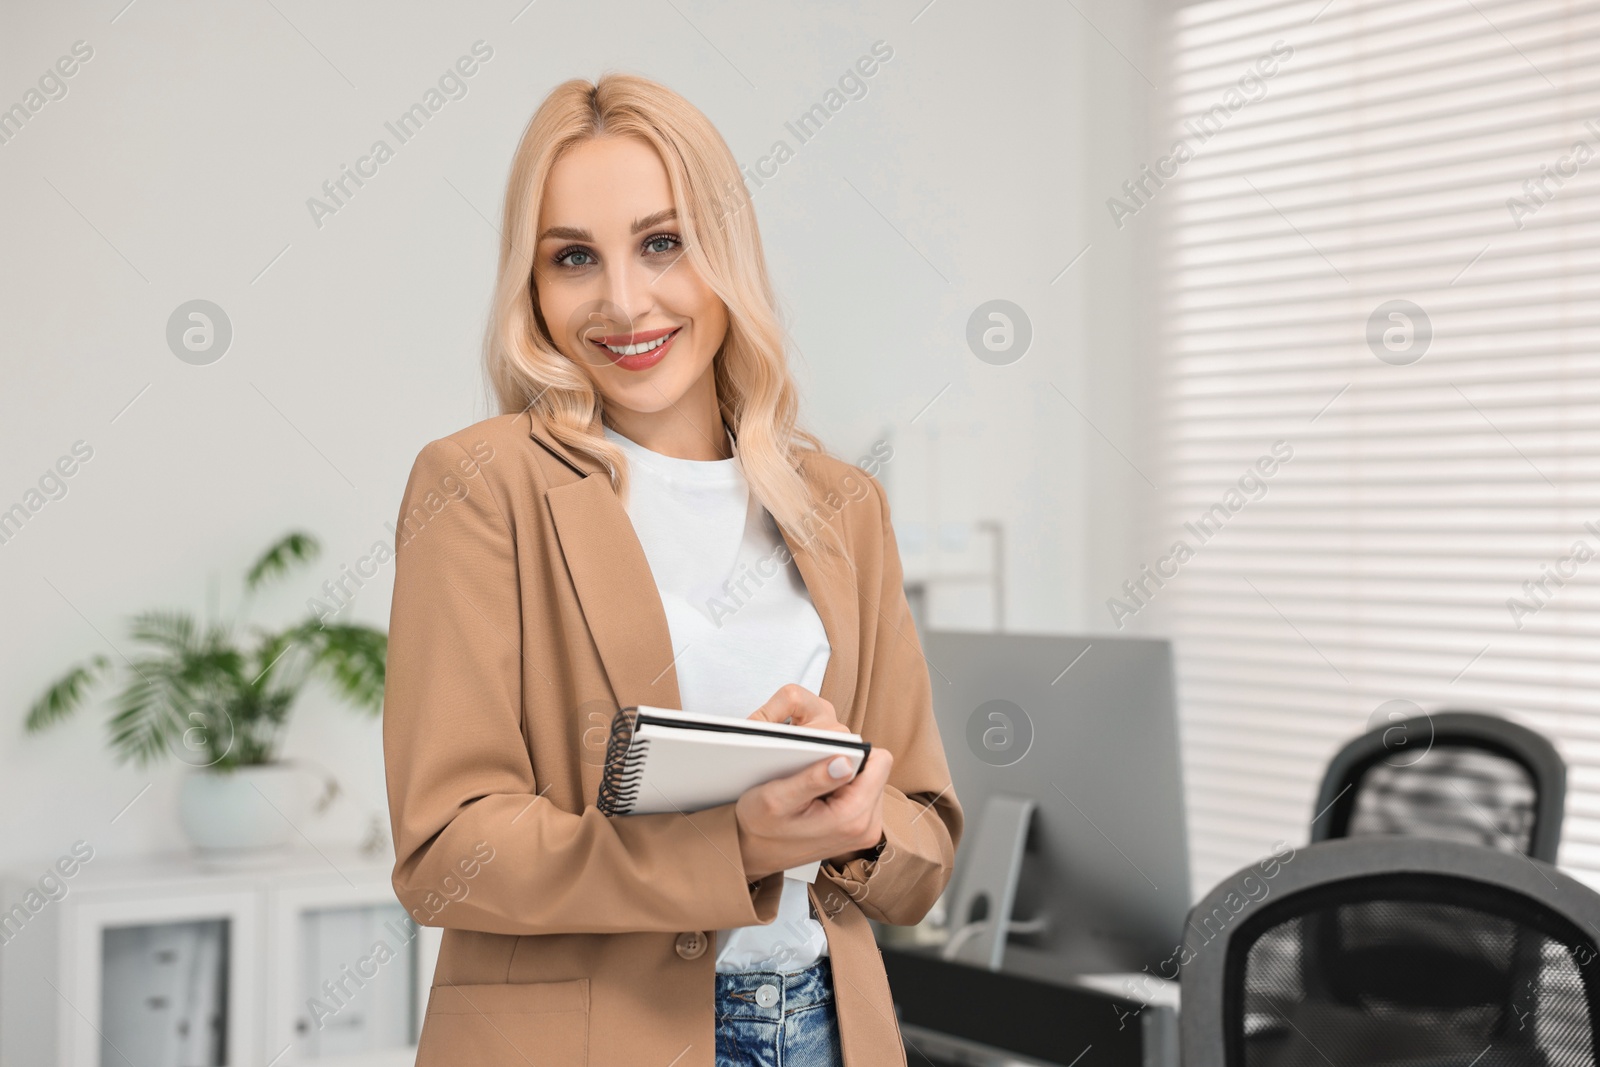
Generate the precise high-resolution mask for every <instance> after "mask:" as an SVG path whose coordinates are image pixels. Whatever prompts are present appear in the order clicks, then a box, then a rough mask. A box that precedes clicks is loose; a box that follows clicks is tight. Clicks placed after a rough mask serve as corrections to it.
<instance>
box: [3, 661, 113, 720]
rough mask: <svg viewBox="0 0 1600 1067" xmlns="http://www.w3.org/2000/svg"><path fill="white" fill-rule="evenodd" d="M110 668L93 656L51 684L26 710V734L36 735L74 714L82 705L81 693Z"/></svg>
mask: <svg viewBox="0 0 1600 1067" xmlns="http://www.w3.org/2000/svg"><path fill="white" fill-rule="evenodd" d="M110 666H111V661H110V660H109V659H107V658H106V657H105V656H99V655H97V656H95V657H93V658H92V659H90V660H89V661H88V662H87V663H83V664H81V665H79V666H77V667H74V668H72V669H71V670H70V671H68V672H67V673H66V674H64V675H62V676H61V677H60V678H58V679H57V680H56V682H55V684H53V685H52V686H50V688H49V689H46V690H45V692H44V695H43V696H41V697H40V698H39V699H38V700H36V701H35V702H34V704H33V706H32V707H30V708H29V709H28V718H27V721H26V723H25V724H24V728H25V729H26V730H27V732H28V733H30V734H31V733H37V732H38V731H40V730H43V729H44V728H45V727H46V726H49V725H50V724H51V723H53V722H59V721H61V720H62V719H65V718H66V717H67V716H68V715H70V714H71V713H72V712H74V711H76V710H77V709H78V707H79V705H81V704H82V703H83V695H84V690H86V689H87V688H88V687H89V686H90V685H91V684H93V683H94V682H95V681H97V680H98V679H99V677H100V676H101V675H102V674H104V673H105V672H106V669H107V668H108V667H110Z"/></svg>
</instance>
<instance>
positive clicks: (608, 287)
mask: <svg viewBox="0 0 1600 1067" xmlns="http://www.w3.org/2000/svg"><path fill="white" fill-rule="evenodd" d="M655 277H656V276H655V274H654V273H653V272H651V271H648V270H646V269H645V268H644V267H643V266H642V265H640V264H637V263H627V264H624V265H622V266H613V267H610V268H608V269H607V271H606V275H605V298H606V302H607V303H608V304H610V305H611V306H610V309H609V310H610V311H611V313H612V314H614V315H616V316H617V317H618V318H619V319H621V320H623V321H622V322H621V323H620V325H622V326H624V328H626V329H630V330H631V329H632V328H633V323H635V322H639V321H640V320H642V319H643V318H644V317H645V314H646V313H647V312H648V311H649V310H650V307H651V305H652V304H653V303H654V301H655V292H654V290H653V289H651V287H650V283H651V282H652V281H653V280H655Z"/></svg>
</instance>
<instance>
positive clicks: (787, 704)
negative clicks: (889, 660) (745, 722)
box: [750, 683, 850, 733]
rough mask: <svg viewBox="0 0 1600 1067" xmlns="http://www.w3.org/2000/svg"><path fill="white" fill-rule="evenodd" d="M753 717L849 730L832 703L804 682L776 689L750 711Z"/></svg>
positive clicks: (769, 720)
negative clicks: (841, 721) (761, 703)
mask: <svg viewBox="0 0 1600 1067" xmlns="http://www.w3.org/2000/svg"><path fill="white" fill-rule="evenodd" d="M750 718H752V719H762V720H765V721H766V722H788V723H790V724H792V725H794V726H809V727H812V728H813V729H818V730H838V731H840V732H841V733H849V732H850V731H849V730H848V729H846V728H845V727H844V726H843V725H841V724H840V722H839V717H838V716H837V715H836V714H835V713H834V710H833V705H832V704H830V703H828V702H827V701H826V700H823V699H822V698H821V697H819V696H818V695H817V694H815V693H813V692H812V691H811V690H809V689H807V688H806V687H805V686H803V685H796V684H793V683H791V684H789V685H786V686H784V687H783V688H782V689H779V690H778V691H777V692H776V693H773V694H772V698H771V699H770V700H768V701H767V702H766V703H765V704H763V705H761V706H760V707H759V708H757V709H756V710H755V711H753V712H751V714H750Z"/></svg>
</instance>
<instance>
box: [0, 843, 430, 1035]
mask: <svg viewBox="0 0 1600 1067" xmlns="http://www.w3.org/2000/svg"><path fill="white" fill-rule="evenodd" d="M79 858H80V861H81V854H80V857H79ZM68 866H70V867H72V868H74V870H73V873H72V875H71V876H70V877H65V876H63V875H62V874H61V873H60V871H65V870H67V869H68ZM390 869H391V865H390V863H389V861H388V860H387V858H381V859H374V858H373V857H370V856H364V855H361V854H358V853H355V852H339V853H335V852H332V851H328V852H326V853H322V852H311V851H307V852H304V853H301V852H294V853H283V854H278V855H275V856H272V857H267V858H264V859H263V860H261V861H258V862H257V863H256V864H254V865H251V866H237V865H229V866H217V865H212V864H208V863H206V862H204V861H202V860H200V859H198V858H197V857H195V856H192V855H173V856H161V857H150V858H141V859H137V860H134V859H123V858H91V859H89V860H87V861H81V862H78V863H73V864H69V865H67V866H61V867H60V868H59V871H58V869H57V867H55V866H46V865H44V864H41V865H40V866H39V870H40V871H43V872H44V874H43V876H42V877H41V876H40V875H39V874H36V873H34V872H32V871H28V870H23V871H20V872H15V873H11V872H8V873H7V874H6V875H5V876H4V877H3V878H0V1067H51V1065H59V1067H114V1065H115V1067H120V1065H123V1064H128V1063H134V1064H138V1065H139V1067H247V1065H248V1067H254V1065H258V1064H271V1065H272V1067H289V1065H291V1064H302V1065H308V1067H309V1065H313V1064H314V1065H317V1067H400V1065H402V1064H406V1065H409V1064H411V1063H412V1062H413V1061H414V1060H415V1058H416V1037H417V1031H418V1027H419V1024H420V1021H421V1013H422V1011H423V1010H424V1008H425V1007H426V1005H427V995H428V986H429V983H430V982H431V980H432V976H433V965H434V961H435V960H436V959H437V957H438V951H439V935H440V931H439V930H437V929H434V928H429V927H419V926H417V925H416V924H415V923H414V922H412V921H411V919H410V918H409V917H408V916H407V915H406V913H405V911H404V909H403V908H402V907H401V906H400V904H399V903H398V902H397V901H396V900H395V898H394V892H393V890H392V888H391V887H390V883H389V872H390Z"/></svg>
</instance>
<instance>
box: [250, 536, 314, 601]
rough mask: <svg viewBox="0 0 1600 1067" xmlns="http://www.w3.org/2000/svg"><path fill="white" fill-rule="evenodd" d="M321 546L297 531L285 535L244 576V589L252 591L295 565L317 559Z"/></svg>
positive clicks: (280, 575) (312, 538) (285, 572)
mask: <svg viewBox="0 0 1600 1067" xmlns="http://www.w3.org/2000/svg"><path fill="white" fill-rule="evenodd" d="M321 551H322V545H321V544H319V543H318V542H317V539H316V538H315V537H312V536H311V535H310V534H308V533H304V532H301V531H299V530H296V531H294V532H293V533H290V534H287V535H285V536H284V537H283V539H282V540H280V541H279V542H278V543H277V544H275V545H273V546H272V547H271V548H269V549H267V550H266V552H265V553H263V554H262V556H261V558H260V559H258V560H256V562H255V565H254V566H253V567H251V568H250V570H249V571H248V572H246V574H245V578H244V585H245V588H246V589H248V590H251V591H254V590H255V589H257V588H258V587H260V586H261V585H262V584H263V583H265V582H267V581H270V580H271V579H273V578H279V577H282V576H283V575H285V574H288V573H289V572H290V571H291V570H293V569H294V567H295V565H296V564H300V563H309V562H310V561H311V560H314V559H316V558H317V556H318V554H319V553H321Z"/></svg>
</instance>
